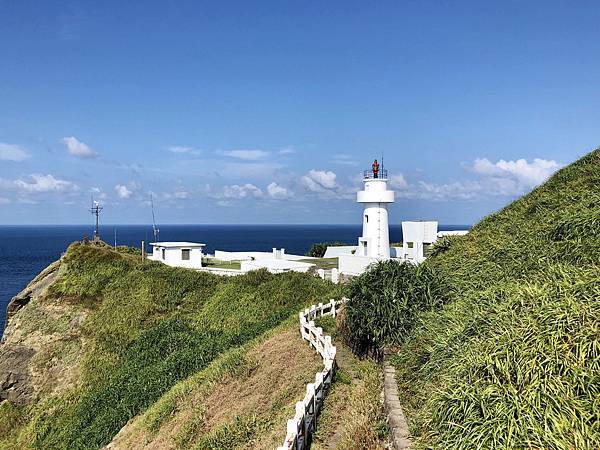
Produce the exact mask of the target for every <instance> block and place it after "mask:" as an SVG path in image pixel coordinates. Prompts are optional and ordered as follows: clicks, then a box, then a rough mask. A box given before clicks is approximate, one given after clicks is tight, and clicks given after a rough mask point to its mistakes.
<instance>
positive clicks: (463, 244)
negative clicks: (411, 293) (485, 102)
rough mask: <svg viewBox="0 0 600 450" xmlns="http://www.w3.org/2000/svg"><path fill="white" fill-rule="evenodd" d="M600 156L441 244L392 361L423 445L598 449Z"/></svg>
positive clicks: (584, 160)
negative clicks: (438, 297)
mask: <svg viewBox="0 0 600 450" xmlns="http://www.w3.org/2000/svg"><path fill="white" fill-rule="evenodd" d="M599 186H600V150H596V151H594V152H592V153H590V154H588V155H587V156H585V157H584V158H582V159H581V160H579V161H577V162H576V163H574V164H572V165H570V166H568V167H566V168H564V169H562V170H560V171H559V172H558V173H557V174H555V175H554V176H553V177H552V178H551V179H550V180H549V181H548V182H546V183H545V184H544V185H542V186H541V187H539V188H537V189H536V190H534V191H533V192H532V193H530V194H528V195H526V196H524V197H523V198H521V199H519V200H517V201H516V202H514V203H512V204H511V205H509V206H508V207H506V208H504V209H503V210H502V211H500V212H498V213H496V214H493V215H491V216H489V217H488V218H486V219H484V220H483V221H482V222H480V223H479V224H477V225H476V226H475V227H474V228H473V229H472V231H471V232H470V233H469V234H468V235H467V236H465V237H460V238H456V239H453V240H452V241H451V242H450V243H449V244H448V243H445V245H444V248H443V249H439V251H437V252H436V255H435V257H432V258H430V259H429V260H428V261H427V262H426V263H425V264H426V266H427V267H429V268H430V269H432V270H434V271H437V272H438V273H439V274H440V276H443V277H444V278H445V279H446V280H448V281H449V283H450V285H451V290H450V293H451V295H452V298H451V301H450V302H449V303H448V304H447V305H446V306H445V307H443V308H442V309H441V310H434V311H430V312H425V313H422V314H421V315H420V316H419V318H418V320H417V322H416V326H415V328H414V330H413V331H412V332H411V333H410V334H409V335H407V336H405V337H404V338H403V339H402V340H401V346H400V351H399V354H398V356H397V357H396V358H395V364H396V366H397V369H398V374H399V375H398V381H399V384H400V388H401V389H400V391H401V393H403V395H404V398H403V399H402V401H403V404H404V405H405V407H406V408H407V409H408V417H409V420H410V423H411V430H412V433H413V434H414V436H415V437H416V441H417V443H418V445H419V446H421V447H424V448H531V447H533V448H547V449H552V448H556V449H562V448H579V449H587V448H589V449H592V448H598V447H600V425H599V424H600V403H598V398H600V301H599V299H600V188H599Z"/></svg>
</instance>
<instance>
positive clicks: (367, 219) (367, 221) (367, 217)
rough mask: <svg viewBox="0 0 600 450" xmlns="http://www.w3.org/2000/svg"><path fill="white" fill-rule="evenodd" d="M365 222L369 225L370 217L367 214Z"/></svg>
mask: <svg viewBox="0 0 600 450" xmlns="http://www.w3.org/2000/svg"><path fill="white" fill-rule="evenodd" d="M365 222H366V223H369V215H368V214H365Z"/></svg>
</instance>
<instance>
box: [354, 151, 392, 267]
mask: <svg viewBox="0 0 600 450" xmlns="http://www.w3.org/2000/svg"><path fill="white" fill-rule="evenodd" d="M387 182H388V179H387V171H386V170H385V169H384V168H383V167H381V168H380V167H379V163H378V162H377V160H375V161H374V162H373V165H372V168H371V170H365V172H364V174H363V183H364V190H362V191H359V192H358V193H357V195H356V201H357V202H358V203H363V204H364V205H365V206H364V213H363V232H362V236H361V237H359V238H358V249H357V251H356V254H357V255H359V256H370V257H374V258H385V259H389V257H390V235H389V227H388V210H387V208H388V203H394V191H389V190H388V188H387Z"/></svg>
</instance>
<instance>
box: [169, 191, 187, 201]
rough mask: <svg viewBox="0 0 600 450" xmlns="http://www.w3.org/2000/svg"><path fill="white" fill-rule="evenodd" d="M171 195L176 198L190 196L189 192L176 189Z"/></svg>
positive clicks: (183, 198) (181, 198)
mask: <svg viewBox="0 0 600 450" xmlns="http://www.w3.org/2000/svg"><path fill="white" fill-rule="evenodd" d="M173 197H174V198H176V199H178V200H185V199H188V198H190V193H189V192H186V191H176V192H174V193H173Z"/></svg>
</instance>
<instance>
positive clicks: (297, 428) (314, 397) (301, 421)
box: [277, 298, 348, 450]
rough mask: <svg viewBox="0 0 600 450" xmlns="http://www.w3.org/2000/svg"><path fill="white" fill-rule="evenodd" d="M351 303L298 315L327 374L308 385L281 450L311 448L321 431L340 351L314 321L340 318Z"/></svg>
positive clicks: (319, 307) (331, 304)
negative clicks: (320, 422)
mask: <svg viewBox="0 0 600 450" xmlns="http://www.w3.org/2000/svg"><path fill="white" fill-rule="evenodd" d="M347 300H348V299H346V298H342V299H341V300H338V301H336V300H333V299H332V300H331V301H330V302H329V303H325V304H323V303H319V304H318V305H312V306H311V307H310V308H306V309H305V310H304V311H300V312H299V313H298V317H299V319H300V335H301V336H302V339H304V340H306V341H308V343H309V344H310V346H311V347H313V348H314V349H315V350H316V352H317V353H318V354H319V355H320V356H321V358H323V370H321V371H319V372H317V374H316V375H315V382H314V383H309V384H307V385H306V395H305V396H304V399H302V400H300V401H299V402H297V403H296V414H295V415H294V418H293V419H289V420H288V421H287V432H286V436H285V440H284V441H283V445H282V446H280V447H278V449H277V450H303V449H306V448H308V447H309V445H310V442H311V438H312V434H313V433H314V431H315V429H316V427H317V416H318V415H319V411H320V410H321V407H322V406H323V399H324V398H325V395H326V393H327V391H328V390H329V387H330V386H331V382H332V381H333V375H334V371H335V355H336V348H335V346H334V345H333V344H332V343H331V336H327V335H325V334H324V333H323V329H322V328H321V327H317V326H315V322H314V319H315V318H316V317H322V316H333V317H335V316H336V311H337V310H339V309H340V306H341V305H343V304H344V303H346V301H347Z"/></svg>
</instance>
